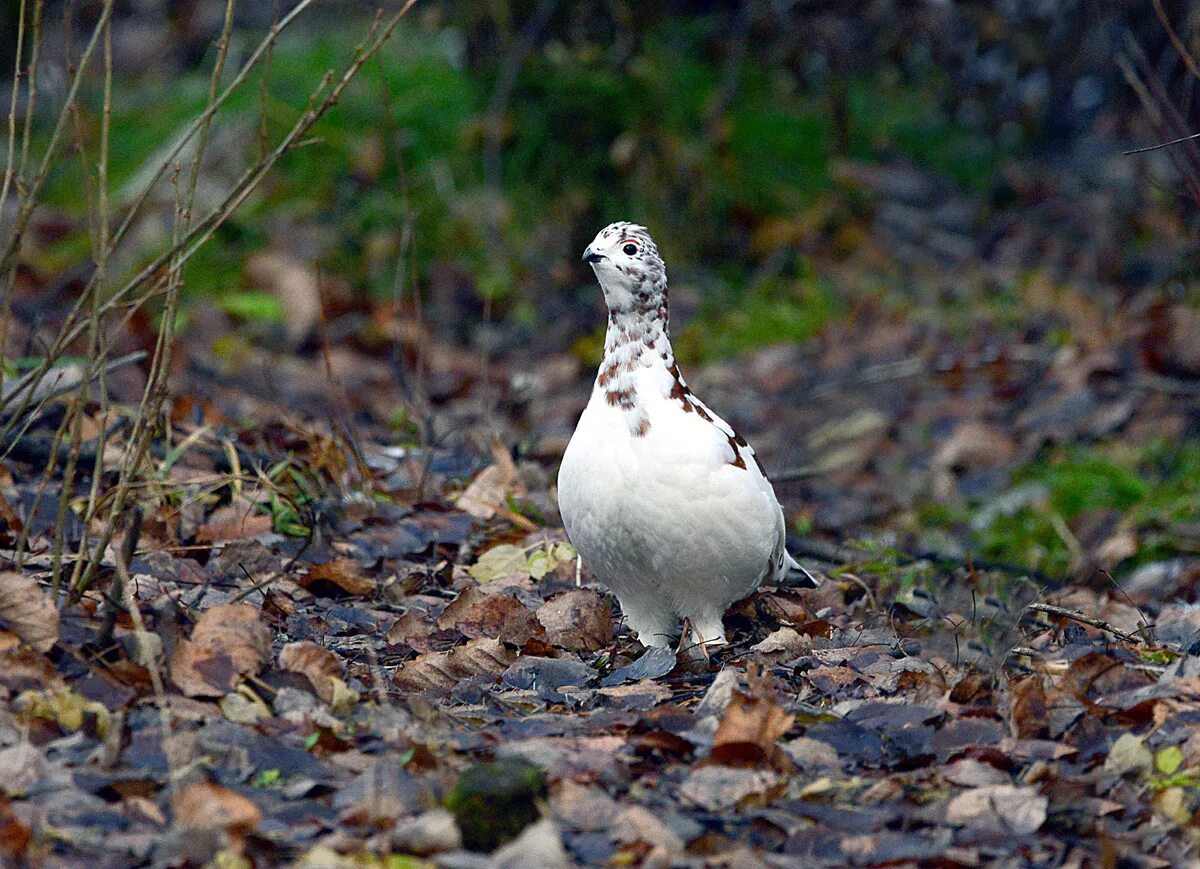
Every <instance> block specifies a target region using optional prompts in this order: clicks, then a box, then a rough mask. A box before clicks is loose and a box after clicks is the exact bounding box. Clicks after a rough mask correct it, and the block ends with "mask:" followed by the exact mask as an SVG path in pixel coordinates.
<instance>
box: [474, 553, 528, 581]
mask: <svg viewBox="0 0 1200 869" xmlns="http://www.w3.org/2000/svg"><path fill="white" fill-rule="evenodd" d="M467 573H469V574H471V577H472V578H473V579H474V580H475V581H476V582H480V583H488V582H492V581H494V580H497V579H500V578H501V577H510V576H526V577H528V576H530V575H531V574H530V572H529V557H528V556H527V555H526V554H525V550H524V549H522V548H521V547H520V546H513V545H512V544H511V543H501V544H500V545H499V546H493V547H492V548H491V549H489V550H488V551H487V552H485V553H483V555H481V556H480V557H479V560H478V561H476V562H475V563H474V564H472V565H471V566H470V567H469V568H468V569H467Z"/></svg>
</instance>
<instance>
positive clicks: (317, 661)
mask: <svg viewBox="0 0 1200 869" xmlns="http://www.w3.org/2000/svg"><path fill="white" fill-rule="evenodd" d="M279 666H280V667H282V668H283V669H285V670H291V671H292V672H293V673H299V674H301V675H302V676H304V678H306V679H308V684H310V685H312V688H313V691H315V692H316V695H317V696H318V697H320V698H321V699H322V700H324V701H325V702H326V703H332V702H333V696H334V689H335V687H336V685H337V683H338V682H341V681H342V663H341V661H339V660H338V657H337V655H335V654H334V653H333V652H331V651H329V650H328V649H326V648H323V647H321V646H318V645H317V644H316V643H312V642H309V641H307V640H305V641H303V642H299V643H288V644H287V645H286V646H284V647H283V648H282V649H280V650H279ZM335 680H336V681H335Z"/></svg>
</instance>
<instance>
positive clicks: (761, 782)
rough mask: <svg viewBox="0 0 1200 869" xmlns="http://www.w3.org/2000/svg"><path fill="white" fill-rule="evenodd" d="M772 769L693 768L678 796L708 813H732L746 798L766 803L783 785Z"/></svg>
mask: <svg viewBox="0 0 1200 869" xmlns="http://www.w3.org/2000/svg"><path fill="white" fill-rule="evenodd" d="M783 781H784V779H783V776H781V775H779V773H776V772H773V771H771V770H763V769H739V768H736V767H730V766H702V767H699V768H697V769H694V770H692V771H691V772H690V773H689V774H688V777H687V778H686V779H684V780H683V784H682V785H680V787H679V795H680V796H681V797H683V798H684V799H686V800H688V801H690V802H692V803H695V804H696V805H698V806H700V808H702V809H704V810H706V811H709V812H722V813H725V812H731V811H734V810H735V809H737V808H739V807H740V806H742V805H743V804H744V802H746V801H751V800H752V799H757V801H758V802H759V804H765V803H766V802H767V801H769V800H768V798H769V796H772V795H773V793H772V792H774V791H776V790H778V789H779V788H780V787H781V785H782V784H783Z"/></svg>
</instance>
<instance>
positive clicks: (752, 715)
mask: <svg viewBox="0 0 1200 869" xmlns="http://www.w3.org/2000/svg"><path fill="white" fill-rule="evenodd" d="M747 675H748V677H749V681H750V686H749V687H750V694H743V693H742V692H740V691H735V692H733V696H732V697H731V698H730V701H729V705H728V706H727V707H725V714H724V716H723V717H722V718H721V723H720V725H718V726H717V732H716V735H715V736H713V748H712V753H711V754H710V755H709V759H710V761H711V762H713V763H720V764H725V765H727V766H759V765H761V764H766V763H770V762H771V760H772V758H774V757H775V753H776V745H775V744H776V743H777V742H778V741H779V738H780V737H781V736H783V735H784V734H785V733H787V731H788V728H790V727H791V726H792V721H793V720H794V719H795V716H794V715H790V714H788V713H787V712H785V711H784V709H783V707H782V706H780V705H779V701H778V700H777V699H776V698H775V689H774V687H773V686H772V684H771V677H770V675H768V674H766V673H764V672H763V671H762V670H760V669H759V670H751V671H750V672H749V673H748V674H747Z"/></svg>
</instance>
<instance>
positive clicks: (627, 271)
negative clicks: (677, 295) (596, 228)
mask: <svg viewBox="0 0 1200 869" xmlns="http://www.w3.org/2000/svg"><path fill="white" fill-rule="evenodd" d="M583 261H584V262H586V263H590V264H591V266H592V271H594V272H595V273H596V278H597V279H598V280H599V281H600V288H601V289H602V290H604V300H605V301H606V302H607V303H608V308H609V310H610V311H613V312H614V313H619V312H625V311H643V312H651V311H657V310H658V309H660V308H661V309H662V311H663V314H664V315H665V313H666V304H667V269H666V266H664V265H663V261H662V257H660V256H659V255H658V248H657V247H656V246H655V244H654V240H653V239H652V238H650V233H649V232H647V231H646V227H644V226H638V225H637V224H636V223H626V222H624V221H619V222H617V223H610V224H609V225H608V226H606V227H604V229H602V230H600V232H598V233H597V234H596V237H595V238H594V239H592V243H591V244H589V245H588V246H587V248H586V249H585V250H584V252H583Z"/></svg>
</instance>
